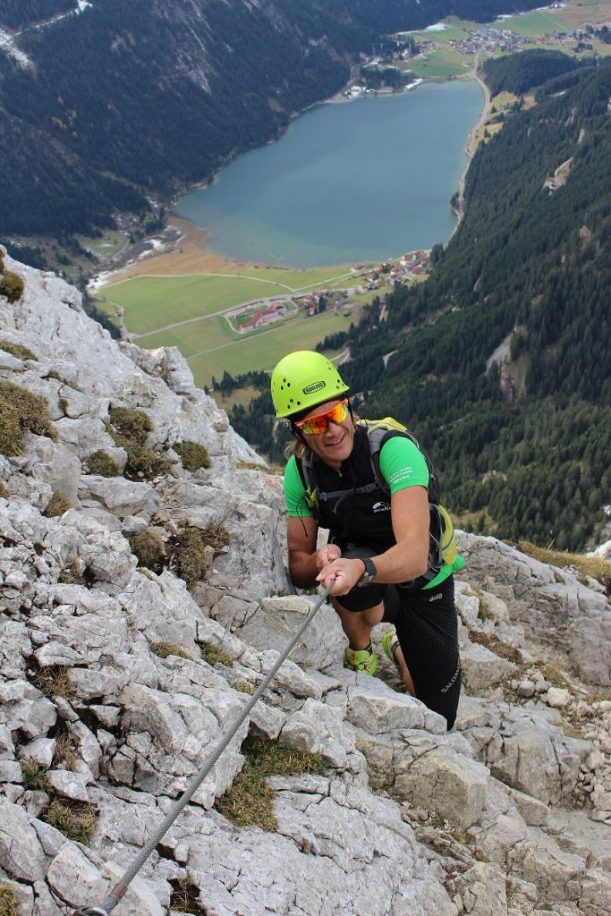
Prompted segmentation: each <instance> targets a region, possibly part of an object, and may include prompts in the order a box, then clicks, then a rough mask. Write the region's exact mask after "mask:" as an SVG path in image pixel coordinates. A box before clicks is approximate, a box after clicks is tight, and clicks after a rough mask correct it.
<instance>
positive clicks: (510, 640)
mask: <svg viewBox="0 0 611 916" xmlns="http://www.w3.org/2000/svg"><path fill="white" fill-rule="evenodd" d="M7 265H8V266H9V267H10V269H11V270H14V271H16V272H17V273H18V274H19V275H21V276H23V277H24V279H25V294H24V296H23V298H22V299H21V300H20V301H18V302H17V303H15V304H9V303H8V302H6V301H5V300H3V299H0V379H4V380H7V381H10V382H12V383H13V384H18V385H22V386H24V387H27V388H28V389H29V390H31V391H33V392H36V393H38V394H40V395H43V397H44V398H45V399H46V400H47V402H48V405H49V418H50V420H51V421H52V423H53V424H54V428H55V429H56V431H57V439H56V440H55V441H54V440H52V439H51V438H49V437H48V436H41V435H36V434H34V433H31V432H26V433H25V434H24V439H23V448H22V451H21V453H20V454H19V455H17V456H14V457H6V456H0V480H1V481H2V483H3V484H4V489H5V492H6V494H7V497H6V498H3V497H0V537H1V549H0V601H1V602H2V607H3V611H4V613H3V615H2V620H1V622H0V631H1V636H2V638H1V639H0V782H2V794H3V800H2V802H0V883H2V884H4V885H5V886H6V887H7V888H8V889H9V891H12V892H13V893H14V894H15V896H16V899H17V900H18V901H19V904H20V906H21V907H22V911H23V912H33V913H45V914H46V913H48V914H59V913H62V912H65V910H66V908H73V907H76V906H82V905H87V904H90V905H91V904H94V903H96V902H98V903H99V902H100V901H101V900H102V899H103V898H104V896H105V895H106V893H107V892H108V890H109V889H110V887H112V886H113V885H114V883H116V881H117V880H118V879H119V878H120V876H121V874H122V869H123V868H124V867H125V866H126V865H127V864H128V863H129V862H130V861H131V860H132V858H133V857H134V856H135V855H136V853H137V852H138V850H139V849H140V848H141V847H142V846H143V845H144V844H145V843H146V841H147V838H148V837H149V836H150V835H151V833H152V831H153V830H154V828H155V827H156V826H157V824H158V823H159V822H160V820H161V819H162V817H163V816H164V814H165V813H166V812H167V811H168V808H169V805H170V802H171V800H172V799H175V798H177V797H178V796H179V795H180V794H181V792H182V791H183V790H184V788H185V786H186V784H187V782H188V781H189V780H190V778H191V777H193V776H194V774H195V773H196V772H197V771H198V769H199V768H201V767H202V765H203V764H204V763H205V761H206V760H207V759H208V757H209V754H210V752H211V750H212V749H213V748H214V747H215V746H216V744H217V743H218V742H219V740H220V739H221V737H222V734H223V731H224V730H226V729H227V728H229V726H230V724H231V723H232V722H234V721H235V720H236V717H237V716H238V714H239V712H240V710H241V709H243V708H244V704H245V702H246V701H247V697H248V695H247V694H246V693H245V690H250V691H251V692H252V691H254V689H256V687H257V685H258V684H259V683H260V682H261V679H262V677H263V676H264V675H265V673H266V672H267V671H269V670H270V668H271V666H272V665H273V664H274V662H275V661H276V659H277V657H278V652H279V651H281V650H282V647H283V646H284V645H286V643H287V642H288V640H289V639H290V638H291V635H292V633H293V632H294V631H295V629H296V628H297V627H298V626H299V625H300V623H301V622H302V621H303V618H304V615H305V614H306V613H307V612H308V610H309V607H310V603H311V600H312V599H311V598H309V597H307V596H299V597H298V596H295V595H292V594H288V593H289V592H290V591H291V588H290V584H289V583H288V581H287V578H286V572H285V544H284V527H283V522H282V494H281V481H280V479H279V478H278V477H277V476H274V475H271V474H270V473H269V472H268V469H267V468H266V466H265V463H264V462H263V461H262V460H261V459H260V458H259V457H258V456H257V455H256V454H254V452H253V451H252V450H251V449H250V448H249V446H248V445H247V444H246V443H245V442H244V441H243V440H242V439H240V437H239V436H237V435H236V434H235V433H234V431H233V430H232V429H231V428H230V427H229V425H228V423H227V418H226V416H225V415H224V413H223V412H222V411H220V410H219V409H218V408H217V407H216V405H215V404H214V402H213V401H212V400H211V399H210V398H208V397H207V396H206V395H205V394H204V393H203V392H202V391H199V390H198V389H196V388H195V387H194V386H193V383H192V379H191V376H190V373H189V370H188V368H187V366H186V364H185V363H184V361H183V360H182V358H181V357H180V355H179V354H178V353H177V351H175V350H159V351H154V352H146V351H141V350H139V349H138V348H136V347H134V346H133V345H125V344H116V343H115V342H113V341H112V340H111V339H110V337H109V336H108V335H107V334H106V332H104V331H102V330H101V329H100V328H99V326H97V325H96V324H94V323H93V322H91V321H90V320H89V319H88V318H87V317H86V316H85V315H84V313H83V312H82V310H81V308H80V305H79V299H78V294H77V293H76V291H75V290H73V289H71V288H70V287H68V286H66V285H65V284H64V283H63V282H62V281H60V280H58V279H57V278H54V277H52V276H50V275H46V274H45V275H43V274H39V273H37V272H36V271H33V270H31V269H27V268H23V267H22V266H21V265H19V264H16V263H14V262H12V261H11V260H10V259H8V258H7ZM3 340H4V341H10V342H12V343H19V344H22V345H24V346H27V347H28V348H29V349H30V350H31V352H32V353H33V354H34V355H35V356H36V359H35V360H34V359H30V358H28V359H24V360H21V359H17V358H15V357H12V356H11V357H10V359H7V358H5V356H4V355H3V354H5V355H6V356H8V355H9V354H7V353H6V351H4V350H2V349H1V341H3ZM111 406H112V407H117V406H121V407H127V408H130V409H131V410H138V411H144V412H145V413H146V415H147V417H148V418H149V419H150V421H151V424H150V425H152V429H151V430H150V431H149V432H148V434H147V438H146V443H145V446H146V448H148V449H150V450H151V451H153V452H154V453H155V454H157V455H160V456H163V457H164V458H165V459H167V461H168V462H169V471H168V472H167V473H164V474H163V475H160V476H157V477H152V479H143V480H127V479H125V478H124V477H123V476H121V475H120V474H118V475H117V476H115V477H98V476H95V475H89V474H86V473H84V466H85V464H86V461H85V460H86V458H87V457H88V455H90V454H92V453H93V452H96V451H98V450H112V449H113V448H116V446H115V443H114V440H112V438H111V436H110V435H109V432H108V426H107V421H108V411H109V407H111ZM68 414H69V415H68ZM183 440H188V441H191V442H196V443H199V444H201V445H203V446H205V448H206V449H207V451H208V453H209V454H210V456H211V467H210V468H207V469H200V470H198V471H195V472H192V473H191V472H188V471H185V470H184V469H183V467H182V464H181V462H180V458H179V456H178V453H177V452H176V451H175V450H174V449H173V446H174V445H176V444H177V443H179V442H181V441H183ZM116 451H117V452H120V449H116ZM117 457H118V458H121V455H120V454H118V455H117ZM245 463H248V469H245V468H242V467H241V465H242V464H245ZM122 466H123V463H122V462H121V461H119V462H118V470H120V468H121V467H122ZM60 489H61V493H62V494H63V495H64V496H65V498H66V499H67V501H68V503H69V508H67V510H66V511H64V512H63V514H60V515H49V514H45V511H46V507H47V506H48V504H49V502H50V500H51V498H52V496H53V495H54V493H56V492H58V491H59V490H60ZM185 525H186V526H188V527H190V528H196V529H197V530H198V531H200V532H201V533H202V536H203V534H204V532H206V531H207V530H210V526H222V527H223V529H224V530H225V531H226V532H228V533H229V543H228V544H226V545H224V546H223V539H220V540H218V541H215V542H214V543H212V542H211V543H210V544H208V545H206V546H205V547H204V548H203V549H204V550H205V551H206V562H205V563H203V564H202V566H201V575H202V576H203V578H201V579H199V580H198V581H195V582H192V583H191V584H190V587H189V588H187V585H186V583H185V580H184V579H183V578H181V577H180V576H179V575H177V573H178V572H180V568H179V566H178V565H177V562H176V561H167V562H165V565H163V564H162V565H161V567H160V568H159V570H158V571H155V572H153V571H151V570H149V569H146V568H143V567H141V566H138V565H137V562H138V561H137V558H136V556H135V554H134V553H133V550H132V544H131V541H130V539H131V538H133V537H134V535H135V534H138V533H140V532H142V531H144V530H146V529H148V528H151V527H152V528H154V530H155V531H156V532H157V533H158V534H159V536H160V538H161V540H162V541H163V542H164V543H166V544H168V545H169V544H171V543H174V541H175V540H176V538H177V535H178V534H179V533H180V532H181V531H182V530H183V528H184V526H185ZM216 530H219V529H216ZM461 549H462V551H463V553H464V554H465V556H466V557H467V560H468V563H467V568H466V570H465V572H464V574H462V575H461V581H460V582H458V583H457V602H458V607H459V613H460V640H461V646H462V653H463V659H464V674H465V683H466V694H465V695H464V696H463V698H462V701H461V706H460V709H459V716H458V720H457V725H456V729H455V731H454V732H453V733H451V734H447V733H446V732H445V723H444V721H443V720H442V719H441V718H440V717H439V716H437V715H436V714H435V713H432V712H431V711H430V710H428V709H426V707H424V706H423V705H422V704H421V703H420V702H418V701H417V700H414V699H412V698H411V697H409V696H406V695H405V694H404V693H401V692H399V691H398V690H397V689H396V688H397V687H398V685H397V682H396V672H395V671H394V668H393V666H392V665H390V663H386V661H385V660H383V661H382V670H381V673H380V676H379V677H376V678H372V679H370V678H367V677H366V676H364V675H360V674H359V675H357V674H354V673H352V672H348V671H345V670H344V669H343V668H342V667H341V658H342V651H343V646H344V641H343V635H342V633H341V628H340V627H339V623H338V621H337V618H336V616H335V614H334V612H333V611H332V610H331V608H330V607H323V608H322V609H321V610H320V612H319V614H318V615H317V617H316V618H315V619H314V621H313V623H312V624H311V626H310V629H309V630H308V631H307V632H306V634H305V635H304V637H303V639H302V640H301V642H300V643H299V644H298V646H297V647H296V649H295V651H294V653H293V656H292V659H291V660H289V661H287V662H285V664H284V665H283V666H282V668H281V670H280V672H279V674H278V676H277V678H276V679H275V681H274V684H273V686H272V687H271V688H270V689H269V690H268V691H267V692H266V694H265V696H264V698H263V700H262V701H260V703H259V704H258V705H257V706H256V707H255V709H254V710H253V711H252V713H251V715H250V716H249V718H248V719H247V721H245V722H244V723H243V724H242V726H241V727H240V729H239V730H238V732H237V734H236V735H235V737H234V738H233V740H232V741H231V742H230V745H229V747H228V748H227V750H226V751H225V753H224V754H223V755H222V756H221V758H220V759H219V761H218V762H217V763H216V765H215V766H214V768H213V769H212V771H211V773H210V774H209V776H208V777H207V778H206V779H205V780H204V782H203V784H202V785H201V787H200V788H199V789H198V791H197V793H196V795H195V797H194V799H193V801H192V803H190V804H189V805H188V806H187V807H186V809H185V810H184V811H183V812H182V813H181V815H180V817H179V819H178V820H177V822H176V823H175V825H174V826H173V827H172V829H171V830H170V831H169V833H168V834H167V835H166V837H165V839H164V840H163V844H162V847H161V848H160V851H159V852H155V853H153V855H152V856H151V858H150V859H149V861H148V862H147V864H146V865H145V867H144V869H143V871H142V872H141V874H140V875H139V876H138V878H137V879H136V880H135V881H134V882H133V884H132V885H131V887H130V890H129V892H128V894H127V896H126V898H125V901H124V902H123V903H122V904H121V905H120V907H119V908H118V909H117V912H118V913H120V912H124V913H133V914H142V916H144V914H151V913H160V914H161V913H164V912H168V911H169V910H170V909H171V908H172V907H173V906H174V905H175V903H176V899H175V897H173V896H172V895H173V894H175V892H176V888H177V887H180V886H181V884H182V885H184V884H185V883H188V884H189V885H190V886H191V889H192V891H193V892H194V893H195V894H196V896H198V899H199V906H200V907H201V908H202V910H204V911H206V912H214V913H220V914H233V913H237V912H239V913H244V914H253V916H254V914H259V913H261V912H263V911H265V910H267V911H270V912H275V913H279V914H282V913H284V914H290V913H294V912H296V911H300V912H303V913H305V914H313V916H314V914H317V916H325V914H329V916H331V914H336V913H342V912H350V913H361V912H363V913H364V912H368V913H373V914H380V916H382V914H388V913H397V914H399V913H407V912H409V913H415V914H422V916H427V914H430V913H436V912H439V913H443V914H444V916H445V914H459V913H463V912H471V913H478V914H494V916H497V914H512V916H517V914H522V913H526V914H528V913H535V912H541V911H547V912H554V913H556V912H557V913H561V914H579V913H588V914H603V913H608V912H609V911H610V910H611V882H610V880H609V873H608V869H609V867H610V866H611V842H610V839H609V834H610V825H611V701H610V700H606V699H604V698H602V697H601V696H600V695H599V696H596V695H595V694H594V693H593V692H592V688H590V687H588V686H586V684H585V683H584V682H585V681H586V680H587V682H588V683H589V684H593V683H595V684H599V685H606V684H608V683H609V679H608V672H609V666H608V664H607V657H606V655H605V645H604V644H603V643H604V640H603V639H602V636H603V635H605V634H607V632H608V627H609V621H610V617H609V606H608V604H607V603H606V600H605V597H604V594H603V592H602V590H598V589H597V588H596V587H595V583H592V585H593V587H592V588H587V587H585V586H583V585H581V584H579V583H578V582H577V581H576V579H575V578H574V576H573V575H572V574H571V573H570V572H567V571H566V570H564V571H562V572H560V571H558V570H554V569H552V568H551V567H548V566H544V565H542V564H538V563H535V561H532V560H530V559H528V558H527V557H525V556H523V555H522V554H520V553H518V552H517V551H515V550H513V549H512V548H508V547H507V546H506V545H504V544H501V543H499V542H497V541H494V540H493V539H490V538H477V537H473V536H461ZM168 555H169V554H168ZM282 594H286V595H288V596H287V597H284V598H283V597H279V595H282ZM386 626H387V625H382V626H381V627H379V628H378V631H379V632H378V631H376V632H375V634H374V638H375V642H376V644H378V643H379V640H380V639H381V636H382V633H383V631H384V629H385V627H386ZM597 634H598V635H597ZM586 676H587V677H586ZM598 690H599V692H600V691H601V690H602V687H599V688H598ZM249 731H250V732H251V733H252V734H255V735H259V736H265V737H266V738H268V739H271V740H272V741H277V742H278V744H279V745H280V746H282V747H285V748H288V749H290V750H291V751H293V752H294V753H295V754H297V753H303V752H306V753H315V754H319V755H321V756H322V759H323V760H324V762H325V766H326V769H325V772H324V774H323V775H309V774H307V773H303V774H297V775H292V776H286V775H283V776H275V777H272V778H271V784H272V785H273V787H274V789H275V792H276V796H275V802H274V813H275V816H276V819H277V829H276V831H275V832H265V831H262V830H261V829H260V828H258V827H241V828H236V827H235V826H234V825H233V824H231V823H230V821H229V820H227V819H226V818H225V817H224V816H223V815H221V814H220V813H218V812H217V811H216V810H215V808H214V807H213V806H214V803H215V800H216V799H217V798H219V797H220V796H221V795H222V794H223V793H224V792H225V791H226V790H227V789H228V788H229V787H230V786H231V785H232V784H233V783H234V780H235V779H236V776H237V775H238V774H239V773H240V771H241V770H242V768H243V765H244V755H243V753H242V744H243V741H244V739H245V737H246V735H247V733H248V732H249ZM58 805H60V806H63V807H62V808H61V810H62V811H64V815H65V812H66V811H68V813H69V814H71V815H74V816H76V815H78V816H79V817H80V818H81V821H79V822H78V823H77V825H76V827H75V826H74V825H72V828H71V830H72V833H71V836H66V833H65V832H62V830H64V831H66V829H67V828H66V826H65V823H64V822H63V821H60V820H58V819H57V817H55V819H54V817H53V816H52V814H51V813H50V812H51V811H52V810H53V811H55V812H57V810H58V808H57V806H58ZM87 812H88V815H89V817H90V818H92V819H93V820H92V824H93V826H91V828H90V829H89V832H88V833H87V834H86V835H85V833H84V832H83V831H84V830H85V826H86V825H85V823H84V822H83V818H84V816H85V813H87ZM65 816H66V815H65ZM59 827H61V830H60V829H58V828H59ZM77 829H78V830H80V831H81V833H78V834H77V833H76V832H75V831H76V830H77ZM77 836H78V837H79V838H80V839H81V841H82V842H80V843H79V842H77V839H76V837H77ZM117 863H120V864H117Z"/></svg>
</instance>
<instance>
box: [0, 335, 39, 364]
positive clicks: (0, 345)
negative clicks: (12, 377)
mask: <svg viewBox="0 0 611 916" xmlns="http://www.w3.org/2000/svg"><path fill="white" fill-rule="evenodd" d="M0 350H4V351H5V353H10V354H11V356H14V357H15V358H16V359H33V360H35V361H36V362H38V357H37V356H36V354H35V353H32V351H31V350H29V349H28V348H27V347H24V346H23V344H17V343H11V341H10V340H0Z"/></svg>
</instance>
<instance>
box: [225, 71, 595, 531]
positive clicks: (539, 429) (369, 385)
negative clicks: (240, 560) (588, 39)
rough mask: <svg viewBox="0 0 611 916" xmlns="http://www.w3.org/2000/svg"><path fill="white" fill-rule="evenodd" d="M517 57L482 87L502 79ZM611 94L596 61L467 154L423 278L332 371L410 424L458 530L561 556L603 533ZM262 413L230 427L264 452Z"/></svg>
mask: <svg viewBox="0 0 611 916" xmlns="http://www.w3.org/2000/svg"><path fill="white" fill-rule="evenodd" d="M524 57H525V55H519V56H517V57H516V58H513V59H512V60H514V63H515V67H516V68H517V69H516V71H515V72H514V71H512V68H511V66H509V64H508V61H507V60H505V61H503V62H502V64H501V63H499V64H498V68H497V69H495V65H494V64H491V65H489V67H488V68H487V71H486V73H487V78H489V79H490V78H494V79H495V80H497V81H498V79H499V74H501V75H502V74H505V75H504V76H502V79H503V80H505V81H506V82H507V83H509V82H512V84H514V85H515V80H516V79H517V78H519V79H522V78H523V74H524V72H526V69H528V68H525V62H524ZM526 63H527V64H528V61H527V62H526ZM532 72H533V73H534V74H537V75H536V76H535V77H534V79H535V82H536V83H540V82H541V80H540V77H541V69H540V66H539V65H537V66H534V67H533V68H532ZM551 72H552V73H554V74H555V73H556V70H555V63H554V62H553V61H552V64H551ZM567 87H569V88H567ZM610 100H611V66H610V65H609V64H608V63H607V64H601V65H600V66H596V65H593V66H589V67H585V68H584V67H580V68H579V69H578V70H575V71H574V72H571V73H565V74H562V75H560V76H554V78H553V79H552V80H551V81H549V82H545V83H542V84H541V85H539V89H538V90H537V102H536V104H535V106H534V107H532V108H531V109H529V110H522V111H518V112H516V113H514V114H513V115H511V116H510V117H508V118H507V121H506V123H505V125H504V127H503V129H502V130H501V131H500V133H498V134H497V135H495V136H494V138H493V139H491V140H490V142H488V143H486V144H483V145H481V146H480V147H479V149H478V152H477V154H476V155H475V157H474V159H473V161H472V163H471V167H470V169H469V172H468V176H467V181H466V188H465V198H466V201H467V207H466V215H465V217H464V219H463V221H462V222H461V224H460V227H459V229H458V231H457V232H456V233H455V235H454V236H453V238H452V239H451V241H450V242H449V244H448V245H447V247H446V249H445V250H442V249H441V247H440V246H439V249H438V250H436V251H435V255H436V267H435V269H434V272H433V274H432V276H431V278H430V279H429V280H428V281H427V282H426V283H425V284H421V285H419V286H416V287H412V288H409V289H408V288H400V289H397V290H396V292H395V293H393V294H392V295H390V296H388V297H387V299H386V302H385V305H386V306H387V314H388V317H387V319H386V320H384V321H381V320H380V310H381V305H382V303H380V302H379V301H378V302H377V303H374V305H373V306H372V307H371V308H370V310H369V314H368V315H367V316H366V318H365V320H364V321H363V323H362V325H361V326H359V327H358V328H356V329H354V331H353V333H352V335H351V338H350V341H349V345H350V351H351V355H352V361H351V362H349V363H347V364H345V365H344V366H342V371H343V372H344V374H345V375H346V376H347V377H348V379H349V381H350V382H351V383H352V385H353V389H354V390H355V391H362V390H363V389H365V392H366V402H365V404H364V406H363V408H362V410H361V412H362V413H363V414H364V415H365V416H380V415H386V414H392V415H394V416H396V417H397V418H399V419H401V420H403V421H404V422H406V423H407V424H408V425H409V426H410V427H411V428H413V429H414V430H415V432H416V433H417V435H418V436H419V437H420V438H421V440H422V442H423V444H425V446H426V447H427V449H428V450H429V451H430V452H431V454H432V456H433V458H434V460H435V463H436V464H437V466H438V470H439V473H440V477H441V479H442V482H443V484H444V491H445V496H446V499H447V502H448V504H449V505H450V507H451V508H452V509H453V510H454V511H455V512H457V513H458V514H459V515H461V517H462V520H463V523H466V524H468V525H470V526H472V527H474V528H476V529H478V530H481V531H487V532H494V533H496V534H497V535H499V536H501V537H505V538H510V539H516V540H517V539H519V538H529V539H531V540H535V541H538V542H540V543H544V544H549V543H550V542H553V543H554V544H555V545H556V546H558V547H560V548H571V549H582V548H583V547H585V546H586V545H587V543H588V542H589V541H590V540H591V539H592V538H596V537H598V536H600V534H601V531H602V525H603V522H604V521H605V518H606V516H605V513H604V510H603V506H604V505H605V504H609V503H610V502H611V470H610V467H609V455H610V454H611V407H610V405H611V346H610V341H609V290H610V289H611V183H610V181H609V176H610V175H611V113H610V108H611V105H610ZM503 344H504V346H501V345H503ZM497 348H499V350H497ZM389 352H392V353H393V355H392V356H390V358H389V359H388V361H387V364H386V368H384V363H383V359H382V358H383V357H384V356H385V355H387V354H388V353H389ZM493 354H495V358H492V357H493ZM270 408H271V402H270V401H269V399H268V396H267V395H266V394H265V395H263V396H262V397H261V398H260V399H259V400H258V401H257V402H255V404H254V405H253V407H252V409H251V412H250V414H246V413H245V412H244V411H243V410H236V411H234V416H233V418H232V419H233V422H234V424H235V425H236V427H237V428H238V429H239V431H241V432H242V433H243V434H244V435H246V436H247V437H248V438H249V440H250V441H251V442H253V443H254V444H255V445H256V447H257V448H259V449H263V450H265V444H266V442H267V443H268V444H269V442H270V439H271V425H272V421H271V417H270ZM265 416H267V418H268V420H267V425H265V423H264V417H265ZM272 455H273V457H274V458H276V459H277V458H278V457H279V448H278V447H276V448H275V449H274V450H273V451H272Z"/></svg>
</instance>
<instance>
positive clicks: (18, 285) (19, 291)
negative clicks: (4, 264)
mask: <svg viewBox="0 0 611 916" xmlns="http://www.w3.org/2000/svg"><path fill="white" fill-rule="evenodd" d="M23 290H24V283H23V280H22V279H21V277H18V276H17V274H14V273H13V271H12V270H5V271H4V273H2V274H0V296H6V298H7V299H8V301H9V302H11V303H14V302H18V301H19V300H20V299H21V297H22V295H23Z"/></svg>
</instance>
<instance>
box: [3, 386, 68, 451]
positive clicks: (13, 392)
mask: <svg viewBox="0 0 611 916" xmlns="http://www.w3.org/2000/svg"><path fill="white" fill-rule="evenodd" d="M26 431H28V432H31V433H35V434H36V435H37V436H49V438H51V439H57V433H56V431H55V428H54V426H53V424H52V423H51V421H50V419H49V405H48V404H47V401H46V399H45V398H43V397H42V395H39V394H34V393H33V392H31V391H28V390H27V389H26V388H21V387H20V386H19V385H13V383H12V382H5V381H3V380H2V379H0V455H7V456H8V457H11V456H13V455H20V454H21V453H22V452H23V435H24V433H25V432H26Z"/></svg>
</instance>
